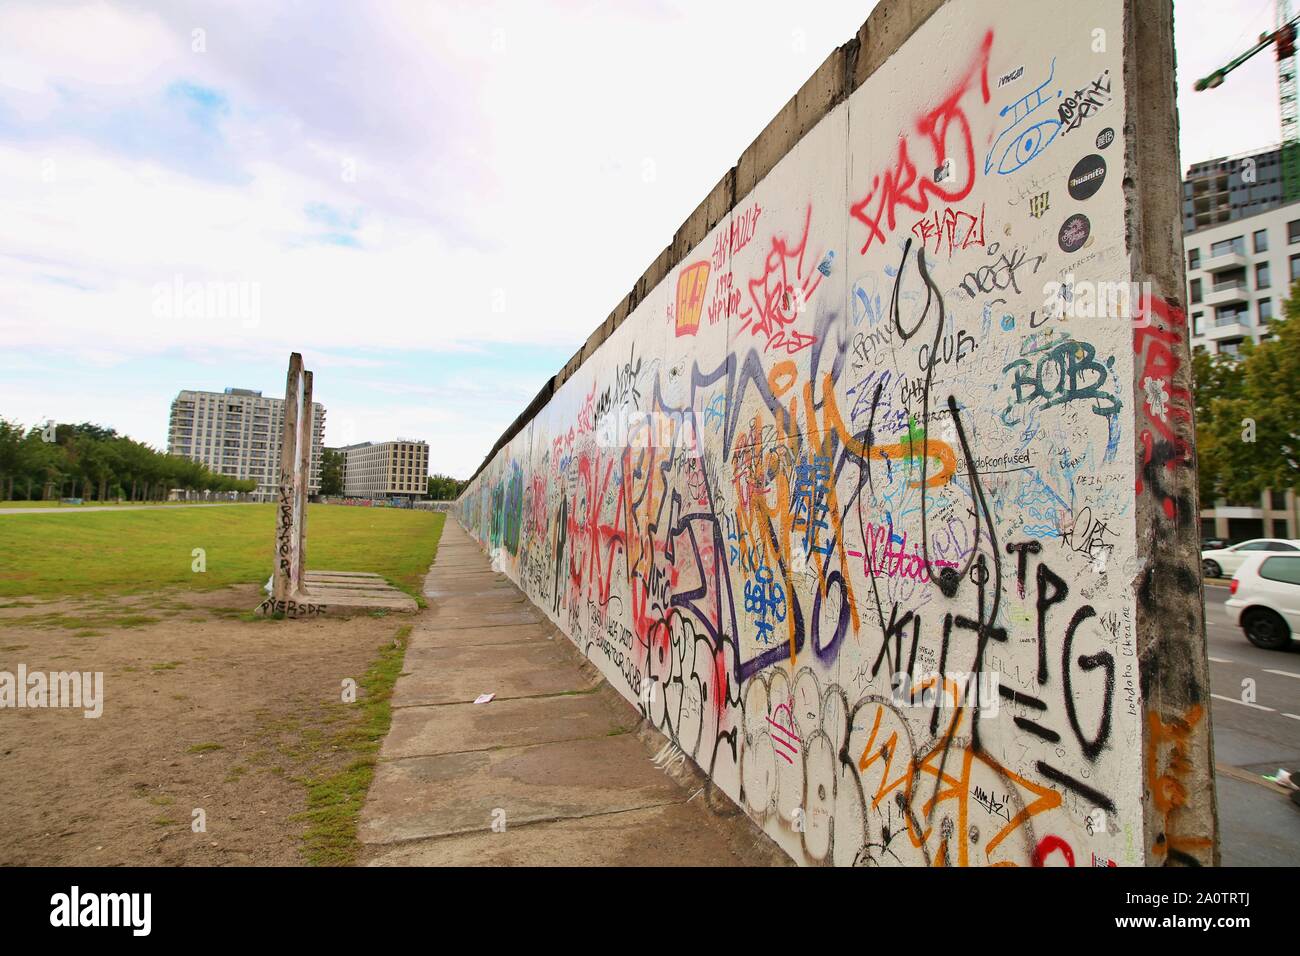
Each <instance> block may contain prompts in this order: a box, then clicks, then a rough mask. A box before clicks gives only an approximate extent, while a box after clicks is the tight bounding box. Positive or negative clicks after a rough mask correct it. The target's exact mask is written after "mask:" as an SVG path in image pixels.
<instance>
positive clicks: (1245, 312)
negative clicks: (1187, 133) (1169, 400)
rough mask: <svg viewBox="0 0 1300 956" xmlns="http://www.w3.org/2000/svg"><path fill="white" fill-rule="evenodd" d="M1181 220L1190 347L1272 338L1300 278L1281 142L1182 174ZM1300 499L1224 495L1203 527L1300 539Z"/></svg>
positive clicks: (1234, 536) (1224, 534)
mask: <svg viewBox="0 0 1300 956" xmlns="http://www.w3.org/2000/svg"><path fill="white" fill-rule="evenodd" d="M1252 180H1253V181H1252ZM1183 228H1184V235H1183V249H1184V252H1185V254H1186V256H1187V302H1188V316H1189V325H1190V330H1189V331H1190V334H1191V341H1192V347H1193V348H1196V347H1198V346H1199V347H1201V348H1204V349H1206V350H1207V351H1209V352H1211V353H1218V352H1223V353H1226V354H1230V355H1235V354H1237V352H1238V351H1239V350H1240V348H1241V346H1242V344H1243V343H1245V342H1246V341H1251V342H1256V343H1258V342H1261V341H1263V340H1265V339H1267V338H1268V337H1269V335H1270V331H1269V323H1270V322H1271V321H1272V320H1273V319H1274V318H1275V317H1277V316H1281V315H1282V314H1283V307H1282V303H1283V302H1284V301H1285V300H1286V298H1287V297H1288V295H1289V294H1290V289H1291V283H1292V282H1294V281H1296V280H1297V279H1300V202H1296V203H1291V204H1290V205H1283V204H1282V160H1281V151H1280V150H1278V149H1273V150H1267V151H1265V152H1262V153H1253V154H1249V155H1245V156H1240V157H1226V158H1223V159H1215V160H1211V161H1209V162H1208V163H1198V164H1196V165H1194V166H1192V167H1191V168H1190V169H1189V170H1188V175H1187V178H1186V179H1185V180H1184V181H1183ZM1203 504H1204V502H1203ZM1296 506H1297V498H1296V495H1295V493H1294V492H1292V491H1277V490H1269V491H1265V492H1263V493H1262V494H1261V495H1260V496H1259V499H1258V500H1254V499H1251V500H1249V501H1245V500H1243V501H1232V502H1228V501H1219V502H1216V503H1215V506H1214V507H1208V508H1206V507H1203V508H1202V509H1201V534H1202V536H1203V537H1207V538H1210V537H1214V538H1227V539H1229V540H1232V541H1240V540H1243V539H1246V538H1264V537H1269V538H1300V520H1297V512H1296Z"/></svg>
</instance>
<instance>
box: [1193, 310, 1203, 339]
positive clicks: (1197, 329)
mask: <svg viewBox="0 0 1300 956" xmlns="http://www.w3.org/2000/svg"><path fill="white" fill-rule="evenodd" d="M1192 334H1193V335H1200V334H1201V313H1200V312H1193V313H1192Z"/></svg>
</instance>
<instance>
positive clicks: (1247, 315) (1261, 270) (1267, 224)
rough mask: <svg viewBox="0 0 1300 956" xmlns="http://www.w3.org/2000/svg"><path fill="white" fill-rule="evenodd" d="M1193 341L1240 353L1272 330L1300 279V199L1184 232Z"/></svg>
mask: <svg viewBox="0 0 1300 956" xmlns="http://www.w3.org/2000/svg"><path fill="white" fill-rule="evenodd" d="M1183 248H1184V250H1185V251H1186V254H1187V302H1188V313H1189V316H1190V321H1191V337H1192V346H1193V347H1196V346H1198V345H1199V346H1203V347H1204V348H1206V349H1208V350H1209V351H1210V352H1227V353H1229V354H1234V355H1235V354H1236V353H1237V352H1238V350H1239V349H1240V348H1241V344H1242V343H1243V342H1245V341H1246V340H1248V339H1249V340H1251V341H1254V342H1259V341H1260V340H1262V339H1265V338H1267V337H1268V335H1269V328H1268V324H1269V322H1271V321H1272V320H1273V318H1274V317H1276V316H1280V315H1281V314H1282V302H1283V301H1284V300H1285V299H1286V297H1287V294H1288V292H1289V291H1290V288H1291V283H1292V282H1294V281H1295V280H1296V279H1300V203H1292V204H1291V205H1289V206H1279V207H1277V208H1276V209H1270V210H1269V211H1267V212H1262V213H1256V214H1255V215H1251V216H1243V217H1240V218H1237V219H1232V220H1229V221H1228V222H1225V223H1221V224H1219V225H1215V226H1209V227H1207V228H1205V229H1198V230H1196V231H1195V232H1191V233H1188V234H1186V235H1185V236H1183Z"/></svg>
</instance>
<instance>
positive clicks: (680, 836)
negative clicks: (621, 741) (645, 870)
mask: <svg viewBox="0 0 1300 956" xmlns="http://www.w3.org/2000/svg"><path fill="white" fill-rule="evenodd" d="M502 809H504V810H505V811H506V820H505V824H506V828H505V831H504V832H494V831H493V830H492V829H491V828H490V826H486V827H483V828H481V831H480V832H471V833H465V834H460V835H456V836H448V837H441V838H435V839H426V840H420V841H418V842H414V843H403V844H398V845H395V846H392V847H388V848H385V849H384V850H383V851H381V852H380V853H379V854H378V855H376V856H375V858H374V859H372V860H370V861H369V862H368V864H367V865H369V866H681V865H682V864H683V859H684V858H686V856H687V855H688V856H689V859H690V865H692V866H695V865H703V866H753V865H755V864H760V865H762V864H767V865H771V864H776V865H792V864H790V862H789V861H788V860H785V859H781V858H777V857H773V856H772V855H771V853H770V851H766V852H765V848H761V847H758V848H756V847H753V846H746V845H745V842H746V841H744V839H743V838H742V839H740V840H737V839H735V838H734V835H733V834H731V833H728V832H727V830H726V828H722V827H715V826H711V825H710V823H711V821H710V820H709V819H708V814H707V812H706V811H702V810H701V809H699V807H698V806H697V804H695V803H689V804H681V803H670V804H664V805H662V806H657V807H648V808H645V809H641V810H624V811H619V812H615V813H604V814H600V815H598V816H587V817H579V818H577V819H570V820H556V821H552V822H548V823H537V824H533V825H530V826H516V825H514V823H515V821H514V818H512V817H511V816H510V811H509V808H507V807H503V808H502ZM738 844H739V845H738Z"/></svg>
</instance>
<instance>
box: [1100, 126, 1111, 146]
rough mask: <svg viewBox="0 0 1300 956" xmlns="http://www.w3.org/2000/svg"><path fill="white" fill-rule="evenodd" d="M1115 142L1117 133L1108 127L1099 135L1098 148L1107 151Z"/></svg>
mask: <svg viewBox="0 0 1300 956" xmlns="http://www.w3.org/2000/svg"><path fill="white" fill-rule="evenodd" d="M1113 142H1115V131H1114V130H1113V129H1111V128H1110V127H1109V126H1107V127H1106V128H1105V129H1104V130H1102V131H1101V132H1100V133H1098V134H1097V148H1098V149H1105V148H1106V147H1107V146H1109V145H1110V144H1111V143H1113Z"/></svg>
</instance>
